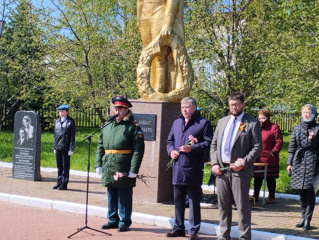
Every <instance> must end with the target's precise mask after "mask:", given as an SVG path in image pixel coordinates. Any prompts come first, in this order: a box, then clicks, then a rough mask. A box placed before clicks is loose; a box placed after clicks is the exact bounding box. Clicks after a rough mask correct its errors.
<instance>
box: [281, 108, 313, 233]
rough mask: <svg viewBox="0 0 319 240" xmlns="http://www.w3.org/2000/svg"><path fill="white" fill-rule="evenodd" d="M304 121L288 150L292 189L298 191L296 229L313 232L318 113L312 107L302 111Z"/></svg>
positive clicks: (295, 132)
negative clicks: (299, 212) (298, 214)
mask: <svg viewBox="0 0 319 240" xmlns="http://www.w3.org/2000/svg"><path fill="white" fill-rule="evenodd" d="M301 113H302V121H301V123H300V124H298V125H296V126H295V128H294V130H293V132H292V135H291V139H290V144H289V147H288V153H289V155H288V160H287V171H288V172H291V181H290V188H291V189H298V190H299V196H300V200H299V201H300V209H301V216H302V219H301V221H300V222H299V223H298V224H297V225H296V227H301V228H303V229H304V230H309V229H310V221H311V218H312V214H313V210H314V208H315V202H316V201H315V200H316V195H315V192H314V188H313V184H312V180H313V179H314V177H315V176H316V175H317V174H318V171H319V169H318V166H319V158H318V155H319V154H318V150H319V125H318V124H317V123H316V117H317V115H318V114H317V111H316V109H315V108H314V106H312V105H311V104H306V105H304V106H303V107H302V108H301Z"/></svg>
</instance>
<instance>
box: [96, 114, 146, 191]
mask: <svg viewBox="0 0 319 240" xmlns="http://www.w3.org/2000/svg"><path fill="white" fill-rule="evenodd" d="M105 150H131V151H132V153H128V154H118V153H116V154H105ZM143 155H144V137H143V133H142V130H141V128H140V127H139V126H138V125H137V124H136V123H135V122H134V118H133V115H132V112H131V111H129V113H128V115H127V116H125V117H124V119H123V120H122V121H120V122H119V123H118V122H117V121H113V122H111V123H109V124H108V125H107V126H106V127H104V128H103V129H102V130H101V133H100V136H99V139H98V144H97V150H96V157H95V167H102V168H103V171H102V185H103V186H105V187H113V188H131V187H135V185H136V178H128V177H127V175H128V174H129V172H131V173H136V174H137V173H138V171H139V169H140V166H141V163H142V159H143ZM116 172H120V173H123V174H124V177H122V178H119V179H118V180H117V181H116V180H114V178H113V175H114V174H115V173H116Z"/></svg>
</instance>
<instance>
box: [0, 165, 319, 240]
mask: <svg viewBox="0 0 319 240" xmlns="http://www.w3.org/2000/svg"><path fill="white" fill-rule="evenodd" d="M11 171H12V170H11V168H7V167H0V182H1V185H0V193H5V194H9V195H14V196H17V195H19V196H27V197H32V198H39V199H50V200H54V201H63V202H69V203H70V202H71V203H77V204H85V196H86V176H85V175H83V176H79V175H75V174H72V173H71V177H70V183H69V190H68V191H58V190H53V189H52V186H53V185H54V184H55V180H56V172H47V171H41V175H42V181H37V182H34V181H27V180H21V179H13V178H12V173H11ZM105 191H106V190H105V188H103V187H102V186H101V184H100V179H98V178H92V177H91V178H90V185H89V205H90V206H91V205H93V206H98V207H103V208H105V207H107V199H106V193H105ZM207 196H208V197H210V199H211V198H212V197H213V196H212V195H207ZM134 199H135V200H134V205H133V211H134V212H138V213H143V214H149V215H155V216H163V217H168V218H172V217H174V205H173V204H172V203H171V202H169V203H147V202H143V201H142V199H139V198H138V196H134ZM186 217H188V212H186ZM299 220H300V212H299V206H298V201H296V200H287V199H283V198H279V199H277V203H276V204H274V205H264V206H263V205H261V203H257V205H256V207H255V208H254V209H253V210H252V229H253V231H260V232H267V233H270V232H271V233H276V234H277V235H278V236H280V235H290V236H296V237H300V238H296V239H303V238H304V239H309V238H311V239H319V209H318V206H316V208H315V213H314V217H313V220H312V222H311V224H312V226H313V229H312V230H311V231H306V232H305V231H303V230H301V229H299V228H295V227H294V226H295V224H296V223H297V222H298V221H299ZM202 221H203V222H205V223H210V224H212V225H213V224H218V208H217V206H209V207H203V208H202ZM105 222H106V218H105V217H95V216H91V215H89V216H88V226H89V227H91V228H93V229H98V230H100V226H101V225H102V224H104V223H105ZM233 224H234V226H236V225H237V212H236V211H235V210H234V213H233ZM84 226H85V215H82V214H75V213H68V212H64V211H58V210H54V209H51V210H48V209H43V208H34V207H30V206H29V207H27V206H23V205H18V204H13V203H8V202H1V204H0V239H19V240H23V239H33V240H37V239H39V240H43V239H66V238H67V236H69V235H71V234H72V233H74V232H76V231H77V229H78V228H81V227H84ZM167 231H169V227H158V226H154V225H143V224H140V223H136V222H135V223H133V224H132V226H131V231H129V232H125V233H119V232H117V231H116V230H109V231H106V232H108V233H111V234H112V236H107V235H106V236H104V235H102V233H99V232H95V231H93V230H91V229H85V230H83V231H81V232H80V233H78V234H76V235H74V236H73V237H72V238H71V239H93V238H94V239H100V238H102V237H103V239H105V238H107V237H109V238H112V239H145V240H146V239H167V238H166V237H165V236H164V234H165V233H166V232H167ZM200 236H201V239H206V240H207V239H216V236H214V235H211V234H210V235H204V234H200ZM177 239H186V238H177ZM259 239H261V240H263V239H262V238H259ZM281 239H284V238H281ZM287 239H288V238H287Z"/></svg>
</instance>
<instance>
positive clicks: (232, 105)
mask: <svg viewBox="0 0 319 240" xmlns="http://www.w3.org/2000/svg"><path fill="white" fill-rule="evenodd" d="M241 104H243V103H242V102H236V103H233V104H229V107H231V108H234V107H238V106H239V105H241Z"/></svg>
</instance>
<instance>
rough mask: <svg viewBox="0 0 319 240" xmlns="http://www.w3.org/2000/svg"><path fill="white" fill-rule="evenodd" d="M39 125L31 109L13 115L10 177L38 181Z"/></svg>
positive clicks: (39, 176)
mask: <svg viewBox="0 0 319 240" xmlns="http://www.w3.org/2000/svg"><path fill="white" fill-rule="evenodd" d="M40 155H41V127H40V118H39V116H38V115H37V114H36V113H35V112H33V111H18V112H17V113H16V114H15V116H14V137H13V160H12V163H13V164H12V166H13V167H12V177H13V178H18V179H25V180H33V181H40V180H41V175H40Z"/></svg>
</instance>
